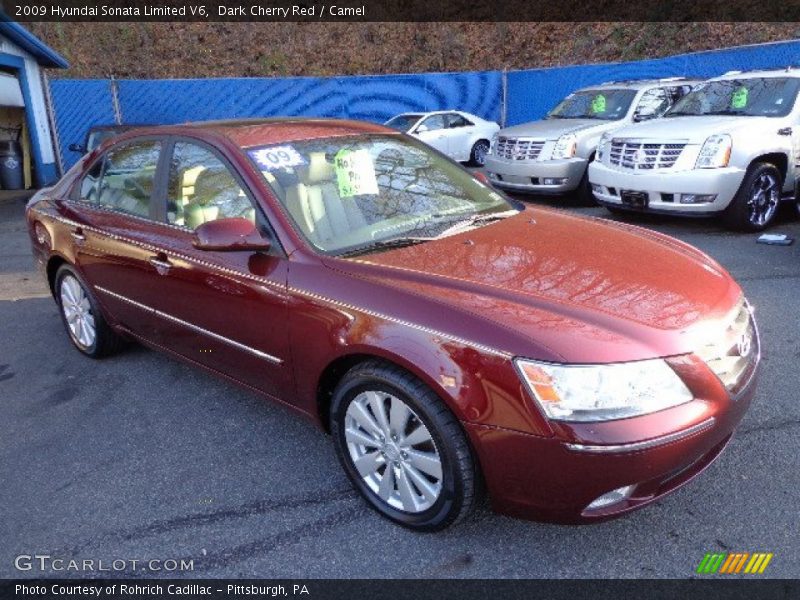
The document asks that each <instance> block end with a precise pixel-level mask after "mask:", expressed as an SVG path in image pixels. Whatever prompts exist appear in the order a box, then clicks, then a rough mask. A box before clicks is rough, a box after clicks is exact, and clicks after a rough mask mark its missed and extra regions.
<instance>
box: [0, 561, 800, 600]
mask: <svg viewBox="0 0 800 600" xmlns="http://www.w3.org/2000/svg"><path fill="white" fill-rule="evenodd" d="M535 564H536V559H535V557H531V567H532V568H535ZM123 586H125V587H123ZM266 589H269V590H271V591H270V592H269V593H265V592H264V590H266ZM34 590H35V591H34ZM137 591H138V593H137ZM798 596H800V581H798V580H781V579H754V578H753V576H714V577H713V578H703V579H690V580H669V579H661V580H654V579H649V580H648V579H644V580H631V579H600V580H593V579H584V580H552V579H543V580H542V579H540V580H533V579H522V580H489V579H469V580H454V579H447V580H442V579H438V580H437V579H434V580H402V579H388V580H374V579H373V580H368V579H353V580H320V579H309V580H292V579H274V580H266V579H258V580H256V579H251V580H242V579H230V580H222V579H217V580H213V579H196V580H187V579H182V580H168V579H107V580H91V579H89V580H85V579H84V580H82V579H67V580H55V579H19V580H9V579H5V580H0V598H4V599H5V598H15V599H22V598H39V599H42V598H46V599H48V600H49V599H58V600H84V599H86V598H95V599H98V600H111V599H114V600H119V599H126V600H161V599H165V598H176V599H180V598H205V599H208V600H223V599H224V600H252V599H254V598H259V599H268V598H294V599H297V600H303V599H308V600H359V599H362V598H363V599H378V598H391V599H392V600H426V599H428V598H435V599H436V600H450V599H458V600H487V599H489V598H502V599H503V600H534V599H542V600H625V599H627V598H631V599H634V598H635V599H637V600H638V599H641V598H646V599H647V600H675V599H680V600H694V599H695V598H697V599H702V600H716V599H718V598H719V599H724V600H760V599H762V598H764V599H769V600H784V599H786V600H789V599H790V598H792V599H794V598H797V597H798Z"/></svg>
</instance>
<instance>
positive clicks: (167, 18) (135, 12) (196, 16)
mask: <svg viewBox="0 0 800 600" xmlns="http://www.w3.org/2000/svg"><path fill="white" fill-rule="evenodd" d="M0 5H1V6H2V8H3V11H4V13H5V16H4V18H5V19H6V20H9V19H11V20H15V21H20V22H23V23H24V22H35V21H42V22H92V21H107V22H139V21H153V22H186V23H191V22H245V21H247V22H254V21H255V22H321V23H325V22H328V23H330V22H467V21H486V22H489V21H494V22H543V21H559V22H579V21H580V22H598V21H628V22H642V21H650V22H692V21H695V22H700V21H703V22H736V21H739V22H771V23H788V22H797V21H800V3H798V2H792V1H791V0H637V2H628V1H625V0H594V1H591V0H588V1H587V0H552V1H543V0H435V1H432V0H288V1H287V0H269V1H267V0H105V1H103V0H100V1H92V0H0Z"/></svg>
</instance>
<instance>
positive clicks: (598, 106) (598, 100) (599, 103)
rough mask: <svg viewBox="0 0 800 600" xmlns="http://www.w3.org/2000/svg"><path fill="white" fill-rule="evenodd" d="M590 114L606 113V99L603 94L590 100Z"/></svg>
mask: <svg viewBox="0 0 800 600" xmlns="http://www.w3.org/2000/svg"><path fill="white" fill-rule="evenodd" d="M592 112H593V113H595V114H596V113H604V112H606V97H605V96H603V94H597V96H595V97H594V98H592Z"/></svg>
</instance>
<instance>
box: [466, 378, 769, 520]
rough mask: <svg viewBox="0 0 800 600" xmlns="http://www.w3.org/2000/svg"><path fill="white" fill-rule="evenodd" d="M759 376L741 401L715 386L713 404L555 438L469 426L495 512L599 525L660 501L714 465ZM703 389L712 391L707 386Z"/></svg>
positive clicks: (575, 428) (578, 428) (590, 426)
mask: <svg viewBox="0 0 800 600" xmlns="http://www.w3.org/2000/svg"><path fill="white" fill-rule="evenodd" d="M689 368H690V369H692V368H695V367H689ZM701 377H702V378H703V379H706V378H705V376H701ZM756 378H757V375H756V374H755V373H754V375H753V376H752V378H751V379H750V381H749V383H748V385H747V386H746V387H745V388H744V389H743V390H742V391H741V392H740V393H739V394H738V396H737V397H736V398H731V397H730V396H729V395H728V394H727V392H726V391H725V389H724V387H723V386H722V384H721V383H719V381H718V380H716V383H713V384H712V386H713V385H715V386H716V388H715V389H712V390H711V391H712V393H711V394H710V396H713V399H704V398H709V395H708V394H705V395H704V398H700V397H699V396H698V394H697V393H695V396H696V398H697V399H695V400H693V401H692V402H688V403H686V404H684V405H681V406H676V407H673V408H671V409H667V410H664V411H660V412H658V413H653V414H650V415H645V416H642V417H635V418H630V419H623V420H619V421H608V422H604V423H582V424H579V423H561V424H558V426H557V427H556V428H555V429H556V435H555V436H554V437H541V436H536V435H530V434H525V433H521V432H518V431H512V430H509V429H503V428H499V427H491V426H486V425H479V424H473V423H467V424H465V427H466V430H467V432H468V434H469V436H470V439H471V442H472V444H473V447H474V448H476V450H477V453H478V456H479V458H480V462H481V467H482V470H483V475H484V478H485V481H486V485H487V487H488V490H489V494H490V496H491V499H492V505H493V508H494V509H495V510H496V511H497V512H499V513H503V514H508V515H511V516H515V517H519V518H524V519H534V520H538V521H550V522H557V523H587V522H595V521H601V520H604V519H608V518H611V517H614V516H618V515H621V514H624V513H627V512H630V511H632V510H635V509H638V508H641V507H643V506H646V505H647V504H650V503H651V502H654V501H655V500H658V499H659V498H662V497H663V496H665V495H666V494H669V493H671V492H673V491H675V490H676V489H678V488H679V487H681V486H683V485H684V484H686V483H688V482H689V481H691V480H692V479H693V478H695V477H696V476H697V475H699V474H700V473H701V472H702V471H703V470H704V469H705V468H706V467H708V466H709V465H710V464H711V463H712V462H713V461H714V460H715V459H716V458H717V457H718V456H719V455H720V453H721V452H722V450H723V449H724V448H725V446H726V445H727V443H728V441H729V440H730V439H731V437H732V435H733V432H734V430H735V428H736V426H737V425H738V424H739V422H740V421H741V419H742V417H743V416H744V414H745V412H746V411H747V408H748V406H749V405H750V402H751V400H752V398H753V395H754V392H755V381H756ZM702 385H703V387H704V388H706V391H707V390H708V381H705V382H704V383H703V384H702ZM690 387H691V386H690ZM693 391H694V390H693ZM626 486H634V487H633V490H632V492H631V493H630V496H629V497H627V498H625V499H622V500H620V501H618V502H616V503H613V504H610V505H607V506H604V507H601V508H591V509H590V508H588V507H589V505H590V504H591V503H592V502H594V501H595V500H597V499H598V498H600V497H601V496H603V495H605V494H608V493H609V492H611V491H612V490H616V489H618V488H623V487H626Z"/></svg>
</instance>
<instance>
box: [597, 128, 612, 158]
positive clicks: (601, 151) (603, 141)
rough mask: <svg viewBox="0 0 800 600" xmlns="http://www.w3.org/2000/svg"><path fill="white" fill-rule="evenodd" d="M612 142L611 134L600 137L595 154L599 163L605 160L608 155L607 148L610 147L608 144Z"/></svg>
mask: <svg viewBox="0 0 800 600" xmlns="http://www.w3.org/2000/svg"><path fill="white" fill-rule="evenodd" d="M610 141H611V134H609V133H604V134H603V135H602V136H600V141H599V142H598V143H597V152H596V153H595V158H596V159H597V161H598V162H600V161H601V160H603V156H605V154H606V148H607V147H608V143H609V142H610Z"/></svg>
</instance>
